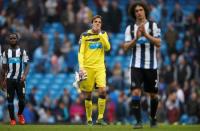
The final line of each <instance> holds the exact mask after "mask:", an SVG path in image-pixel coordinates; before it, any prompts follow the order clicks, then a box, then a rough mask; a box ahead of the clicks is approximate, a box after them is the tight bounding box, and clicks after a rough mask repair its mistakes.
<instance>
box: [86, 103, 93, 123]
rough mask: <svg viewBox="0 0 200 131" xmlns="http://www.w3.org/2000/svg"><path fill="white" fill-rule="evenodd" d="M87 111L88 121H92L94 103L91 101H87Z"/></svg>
mask: <svg viewBox="0 0 200 131" xmlns="http://www.w3.org/2000/svg"><path fill="white" fill-rule="evenodd" d="M85 110H86V117H87V121H92V101H91V100H85Z"/></svg>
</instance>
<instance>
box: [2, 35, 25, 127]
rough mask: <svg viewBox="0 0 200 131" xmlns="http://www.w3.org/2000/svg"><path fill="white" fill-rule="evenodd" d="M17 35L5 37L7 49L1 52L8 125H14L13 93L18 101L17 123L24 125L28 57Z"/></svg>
mask: <svg viewBox="0 0 200 131" xmlns="http://www.w3.org/2000/svg"><path fill="white" fill-rule="evenodd" d="M18 42H19V40H18V35H17V34H16V33H11V34H9V35H8V36H7V37H6V44H9V46H10V47H9V48H8V49H6V50H5V51H4V52H3V73H2V75H3V77H4V83H6V84H4V85H5V86H6V89H7V101H8V111H9V114H10V124H11V125H16V120H15V114H14V105H13V100H14V97H15V92H16V94H17V96H18V99H19V103H18V106H19V110H18V121H19V123H20V124H25V119H24V117H23V115H22V113H23V110H24V107H25V80H26V76H27V74H28V71H29V64H28V62H29V57H28V55H27V52H26V50H24V49H22V48H20V46H19V44H18Z"/></svg>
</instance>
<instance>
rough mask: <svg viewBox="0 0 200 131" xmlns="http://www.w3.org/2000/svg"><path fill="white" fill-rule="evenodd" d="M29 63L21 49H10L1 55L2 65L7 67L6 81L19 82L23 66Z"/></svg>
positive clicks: (24, 51)
mask: <svg viewBox="0 0 200 131" xmlns="http://www.w3.org/2000/svg"><path fill="white" fill-rule="evenodd" d="M28 61H29V57H28V55H27V53H26V50H23V49H21V48H19V47H18V48H17V49H11V48H9V49H8V50H7V51H4V53H3V64H7V65H8V73H7V76H6V78H7V79H14V80H20V79H21V77H22V75H23V73H24V70H23V68H24V64H25V65H26V64H27V63H28Z"/></svg>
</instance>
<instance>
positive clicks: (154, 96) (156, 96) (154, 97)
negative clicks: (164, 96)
mask: <svg viewBox="0 0 200 131" xmlns="http://www.w3.org/2000/svg"><path fill="white" fill-rule="evenodd" d="M150 97H151V99H156V98H158V95H157V94H155V93H151V94H150Z"/></svg>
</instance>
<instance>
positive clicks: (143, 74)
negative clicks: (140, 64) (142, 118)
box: [131, 67, 159, 93]
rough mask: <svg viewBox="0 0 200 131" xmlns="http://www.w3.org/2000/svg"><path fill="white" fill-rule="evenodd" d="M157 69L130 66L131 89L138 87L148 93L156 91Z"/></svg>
mask: <svg viewBox="0 0 200 131" xmlns="http://www.w3.org/2000/svg"><path fill="white" fill-rule="evenodd" d="M158 82H159V79H158V71H157V70H156V69H140V68H133V67H132V68H131V89H135V88H140V89H142V87H143V89H144V91H145V92H148V93H158Z"/></svg>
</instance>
